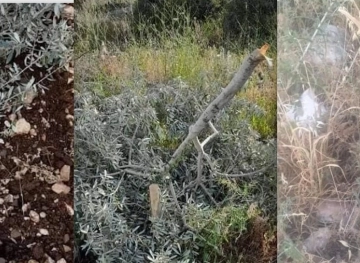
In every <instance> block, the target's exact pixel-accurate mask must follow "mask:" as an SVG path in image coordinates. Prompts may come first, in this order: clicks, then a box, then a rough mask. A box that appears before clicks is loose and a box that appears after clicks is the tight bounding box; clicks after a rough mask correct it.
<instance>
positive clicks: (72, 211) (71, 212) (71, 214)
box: [65, 203, 74, 216]
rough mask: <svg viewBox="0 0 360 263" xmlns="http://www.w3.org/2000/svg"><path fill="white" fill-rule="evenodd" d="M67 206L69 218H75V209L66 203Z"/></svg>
mask: <svg viewBox="0 0 360 263" xmlns="http://www.w3.org/2000/svg"><path fill="white" fill-rule="evenodd" d="M65 206H66V210H67V212H68V214H69V216H73V215H74V209H73V208H72V207H71V206H69V205H68V204H67V203H65Z"/></svg>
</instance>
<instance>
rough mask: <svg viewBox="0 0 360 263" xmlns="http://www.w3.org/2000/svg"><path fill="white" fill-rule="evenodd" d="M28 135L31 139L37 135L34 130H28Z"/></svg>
mask: <svg viewBox="0 0 360 263" xmlns="http://www.w3.org/2000/svg"><path fill="white" fill-rule="evenodd" d="M30 135H31V136H32V137H34V136H36V135H37V133H36V131H35V130H34V129H30Z"/></svg>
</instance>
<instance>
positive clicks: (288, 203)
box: [278, 0, 360, 263]
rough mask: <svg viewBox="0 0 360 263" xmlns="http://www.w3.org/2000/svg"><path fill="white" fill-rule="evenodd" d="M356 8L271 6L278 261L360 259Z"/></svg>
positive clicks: (344, 4)
mask: <svg viewBox="0 0 360 263" xmlns="http://www.w3.org/2000/svg"><path fill="white" fill-rule="evenodd" d="M359 8H360V2H359V1H358V0H351V1H326V2H324V1H312V2H310V1H307V2H301V3H300V2H297V1H283V2H281V3H280V4H279V6H278V48H279V52H278V76H279V80H278V262H299V263H300V262H349V263H350V262H352V263H355V262H360V254H359V248H360V209H359V184H360V178H359V172H360V166H359V165H360V163H359V160H360V159H359V156H360V129H359V127H360V126H359V123H360V117H359V116H360V114H359V113H360V85H359V84H360V82H359V73H360V56H359V47H360V42H359V39H360V16H359V14H360V13H359Z"/></svg>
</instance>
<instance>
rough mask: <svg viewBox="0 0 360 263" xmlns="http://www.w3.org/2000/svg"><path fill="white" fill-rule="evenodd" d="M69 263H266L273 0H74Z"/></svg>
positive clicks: (270, 255)
mask: <svg viewBox="0 0 360 263" xmlns="http://www.w3.org/2000/svg"><path fill="white" fill-rule="evenodd" d="M76 4H77V5H76V10H77V17H76V29H77V30H76V41H75V57H76V61H75V65H76V75H75V110H74V111H75V172H74V176H75V207H74V209H75V218H76V220H75V237H76V240H75V243H76V254H75V261H76V262H134V263H135V262H140V263H141V262H183V263H185V262H188V263H190V262H209V263H212V262H224V263H225V262H264V263H265V262H274V261H275V260H276V257H277V253H276V249H277V240H276V238H277V234H276V219H277V217H276V213H277V208H276V205H277V204H276V186H277V180H276V179H277V177H276V168H275V167H276V147H277V144H276V135H277V131H276V110H277V107H276V96H277V93H276V82H277V76H276V74H277V71H276V65H277V62H276V57H277V42H276V34H277V30H276V23H277V14H276V1H274V0H272V1H263V0H257V1H254V0H251V1H237V0H232V1H222V0H220V1H210V0H208V1H191V0H186V1H177V0H170V1H150V0H138V1H135V0H133V1H108V0H106V1H105V0H102V1H95V0H85V1H79V2H77V3H76Z"/></svg>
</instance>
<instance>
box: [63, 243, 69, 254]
mask: <svg viewBox="0 0 360 263" xmlns="http://www.w3.org/2000/svg"><path fill="white" fill-rule="evenodd" d="M63 248H64V252H65V253H67V252H70V251H71V247H69V246H67V245H63Z"/></svg>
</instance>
